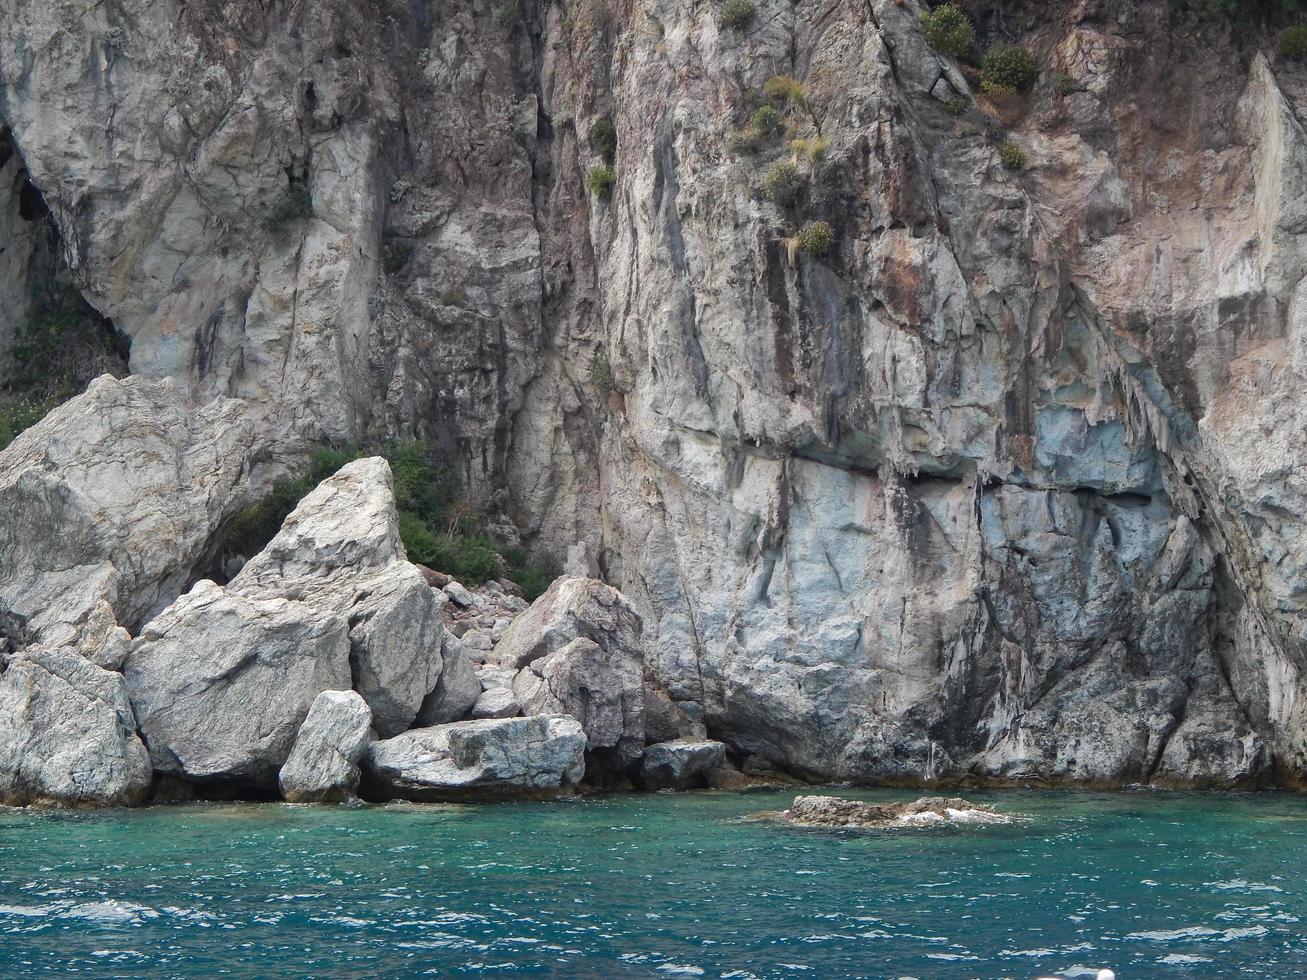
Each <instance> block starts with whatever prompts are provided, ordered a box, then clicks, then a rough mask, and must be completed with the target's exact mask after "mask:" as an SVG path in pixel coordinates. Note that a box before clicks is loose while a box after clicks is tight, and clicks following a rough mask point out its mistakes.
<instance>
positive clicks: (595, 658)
mask: <svg viewBox="0 0 1307 980" xmlns="http://www.w3.org/2000/svg"><path fill="white" fill-rule="evenodd" d="M513 693H514V694H516V695H517V700H518V701H520V702H521V704H522V711H523V713H525V714H528V715H539V714H565V715H571V716H572V717H573V718H575V719H577V720H578V721H579V722H580V723H581V728H582V729H583V730H584V731H585V736H586V740H587V743H588V745H589V749H590V751H591V752H592V753H594V757H595V758H596V759H597V760H599V761H601V762H602V764H603V765H604V766H605V767H606V768H608V769H611V770H613V771H616V772H621V771H623V770H625V769H627V768H629V767H631V766H632V765H633V764H635V763H636V762H639V760H640V757H641V755H642V754H643V752H644V743H645V727H644V686H643V677H642V673H641V662H640V658H639V656H638V655H637V654H636V653H634V652H632V651H629V650H625V649H622V648H621V647H618V646H616V645H614V646H613V648H612V650H611V651H608V650H605V649H604V648H603V647H601V646H600V645H599V644H598V643H595V642H594V641H593V640H588V639H586V638H584V637H579V638H577V639H575V640H573V641H572V642H571V643H569V644H567V645H566V646H565V647H563V648H562V649H560V650H555V651H554V652H553V653H551V654H549V655H548V656H545V657H541V658H540V659H539V660H535V661H532V662H531V663H530V664H528V665H527V666H526V667H523V668H522V670H521V671H520V672H519V673H518V675H517V677H516V679H514V681H513ZM489 694H490V692H487V693H486V696H488V695H489Z"/></svg>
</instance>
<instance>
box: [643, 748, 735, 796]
mask: <svg viewBox="0 0 1307 980" xmlns="http://www.w3.org/2000/svg"><path fill="white" fill-rule="evenodd" d="M725 763H726V746H725V745H723V744H722V743H721V742H713V741H710V740H707V739H678V740H676V741H674V742H660V743H659V744H657V745H651V746H649V747H648V748H647V749H645V750H644V762H643V763H642V764H641V767H640V782H641V785H643V786H644V788H645V789H690V788H691V787H694V786H703V785H705V783H706V781H707V777H708V773H710V772H711V771H712V770H714V769H717V768H720V767H721V766H723V765H724V764H725Z"/></svg>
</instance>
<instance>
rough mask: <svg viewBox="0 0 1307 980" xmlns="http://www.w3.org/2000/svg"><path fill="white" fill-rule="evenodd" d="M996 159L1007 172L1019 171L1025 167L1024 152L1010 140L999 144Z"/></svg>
mask: <svg viewBox="0 0 1307 980" xmlns="http://www.w3.org/2000/svg"><path fill="white" fill-rule="evenodd" d="M998 158H999V160H1000V161H1002V163H1003V166H1005V167H1007V169H1008V170H1020V169H1021V168H1022V167H1024V166H1025V165H1026V151H1025V150H1023V149H1021V147H1020V145H1019V144H1017V143H1015V142H1013V141H1012V140H1004V141H1003V142H1002V143H1000V144H999V147H998Z"/></svg>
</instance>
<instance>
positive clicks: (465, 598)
mask: <svg viewBox="0 0 1307 980" xmlns="http://www.w3.org/2000/svg"><path fill="white" fill-rule="evenodd" d="M445 595H447V596H449V598H450V599H452V600H453V601H454V602H456V603H458V604H459V605H460V606H462V607H463V608H464V609H475V608H477V607H478V606H479V605H481V601H480V600H479V599H477V597H476V596H475V595H473V594H472V593H471V592H469V591H468V590H467V588H466V587H465V586H464V585H463V584H462V583H460V582H455V581H454V580H453V579H451V580H450V581H449V582H447V583H446V584H445Z"/></svg>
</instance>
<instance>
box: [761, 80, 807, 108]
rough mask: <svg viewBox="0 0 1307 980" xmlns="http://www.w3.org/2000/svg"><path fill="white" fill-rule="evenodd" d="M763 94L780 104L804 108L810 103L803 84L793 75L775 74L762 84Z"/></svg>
mask: <svg viewBox="0 0 1307 980" xmlns="http://www.w3.org/2000/svg"><path fill="white" fill-rule="evenodd" d="M762 94H763V95H765V96H766V97H767V98H769V99H771V100H772V101H773V102H775V103H777V104H778V105H792V106H794V107H795V108H800V109H801V108H803V107H804V106H805V105H807V104H808V95H807V93H806V92H804V90H803V85H802V84H800V82H799V80H798V79H797V78H795V77H794V76H793V75H773V76H772V77H771V78H769V79H767V81H765V82H764V83H763V86H762Z"/></svg>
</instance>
